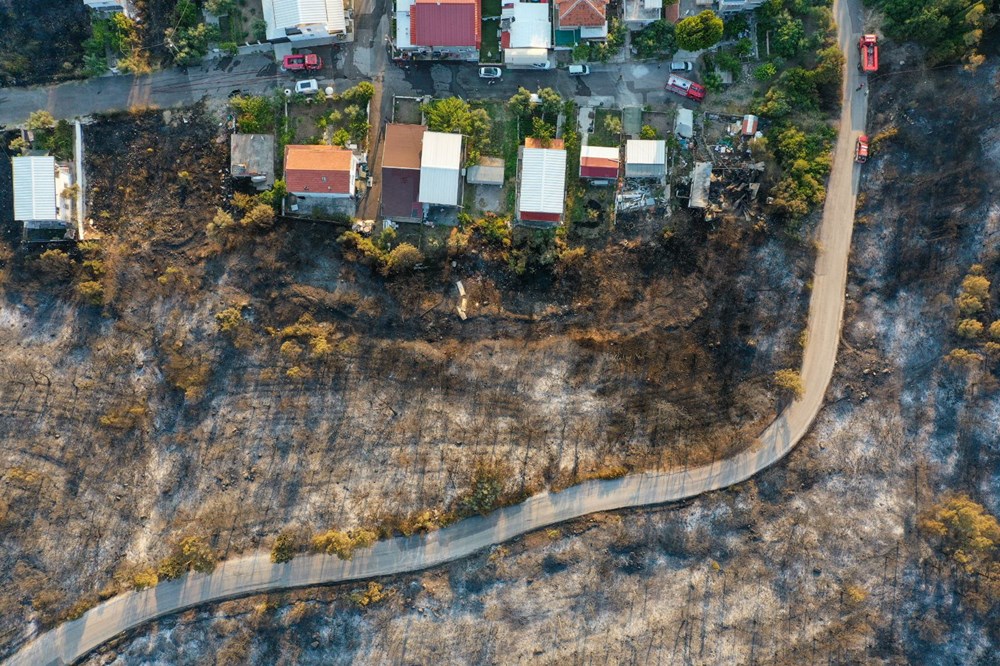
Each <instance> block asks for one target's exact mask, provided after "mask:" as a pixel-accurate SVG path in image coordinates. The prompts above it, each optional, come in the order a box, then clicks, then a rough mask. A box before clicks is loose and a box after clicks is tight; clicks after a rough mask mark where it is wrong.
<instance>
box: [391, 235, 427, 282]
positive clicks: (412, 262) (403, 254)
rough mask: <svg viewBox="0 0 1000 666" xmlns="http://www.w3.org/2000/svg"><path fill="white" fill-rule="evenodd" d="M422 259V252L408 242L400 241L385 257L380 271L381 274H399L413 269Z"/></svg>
mask: <svg viewBox="0 0 1000 666" xmlns="http://www.w3.org/2000/svg"><path fill="white" fill-rule="evenodd" d="M423 260H424V254H423V252H421V251H420V250H418V249H417V248H416V247H414V246H413V245H411V244H409V243H400V244H399V245H397V246H396V247H394V248H393V249H392V250H391V251H390V252H389V254H388V256H387V257H386V259H385V265H384V266H383V268H382V273H383V275H400V274H401V273H406V272H408V271H411V270H413V269H414V267H416V266H417V265H418V264H420V263H421V262H423Z"/></svg>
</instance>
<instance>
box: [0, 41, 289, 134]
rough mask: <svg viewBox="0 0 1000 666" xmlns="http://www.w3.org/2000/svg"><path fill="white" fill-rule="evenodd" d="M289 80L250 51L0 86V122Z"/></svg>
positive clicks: (178, 99) (159, 104)
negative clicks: (187, 63) (145, 70)
mask: <svg viewBox="0 0 1000 666" xmlns="http://www.w3.org/2000/svg"><path fill="white" fill-rule="evenodd" d="M290 80H291V78H290V76H289V75H288V74H287V73H284V72H281V71H280V70H279V68H278V66H277V65H276V64H275V63H274V59H273V57H272V56H270V55H266V56H265V55H257V54H254V55H246V56H236V57H234V58H228V57H227V58H221V59H218V60H214V61H206V62H205V63H204V64H202V65H199V66H198V67H190V68H188V69H186V70H183V69H167V70H163V71H158V72H154V73H152V74H149V75H145V76H131V75H126V76H102V77H99V78H95V79H87V80H84V81H70V82H68V83H63V84H60V85H56V86H47V87H36V88H0V125H8V126H14V125H17V124H20V123H23V122H24V121H25V120H27V119H28V115H29V114H30V113H31V112H32V111H37V110H39V109H46V110H47V111H49V112H50V113H52V114H53V115H54V116H55V117H56V118H67V119H68V118H77V117H86V116H89V115H91V114H95V113H104V112H110V111H125V110H128V109H131V108H133V107H156V108H169V107H175V106H184V105H188V104H193V103H194V102H197V101H198V100H200V99H201V98H202V97H204V96H206V95H207V96H209V97H213V98H222V99H225V98H226V96H227V95H228V94H229V93H230V92H231V91H233V90H236V89H240V90H244V91H246V92H249V93H263V92H266V91H268V90H271V89H273V88H275V87H277V86H280V85H284V84H286V83H287V82H288V81H290Z"/></svg>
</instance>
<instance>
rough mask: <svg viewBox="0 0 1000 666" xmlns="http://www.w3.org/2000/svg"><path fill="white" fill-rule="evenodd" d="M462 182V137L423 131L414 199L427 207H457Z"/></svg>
mask: <svg viewBox="0 0 1000 666" xmlns="http://www.w3.org/2000/svg"><path fill="white" fill-rule="evenodd" d="M461 180H462V135H461V134H449V133H447V132H424V136H423V147H422V149H421V152H420V190H419V194H418V195H417V200H418V201H419V202H420V203H422V204H424V206H425V208H426V207H427V206H458V205H459V203H460V202H459V192H460V191H461Z"/></svg>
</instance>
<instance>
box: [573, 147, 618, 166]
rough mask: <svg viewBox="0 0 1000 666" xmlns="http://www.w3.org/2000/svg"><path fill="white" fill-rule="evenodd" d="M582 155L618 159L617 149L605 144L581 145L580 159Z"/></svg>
mask: <svg viewBox="0 0 1000 666" xmlns="http://www.w3.org/2000/svg"><path fill="white" fill-rule="evenodd" d="M584 157H594V158H596V159H605V160H614V161H615V162H617V161H618V149H617V148H607V147H605V146H581V147H580V159H583V158H584Z"/></svg>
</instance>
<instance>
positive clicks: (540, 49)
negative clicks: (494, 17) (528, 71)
mask: <svg viewBox="0 0 1000 666" xmlns="http://www.w3.org/2000/svg"><path fill="white" fill-rule="evenodd" d="M500 31H501V32H500V47H501V48H502V49H503V54H504V64H505V65H506V66H507V67H508V68H518V67H535V68H546V67H549V49H550V48H552V18H551V15H550V13H549V4H548V3H546V2H518V1H517V0H515V1H514V2H504V4H503V5H502V7H501V9H500Z"/></svg>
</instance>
